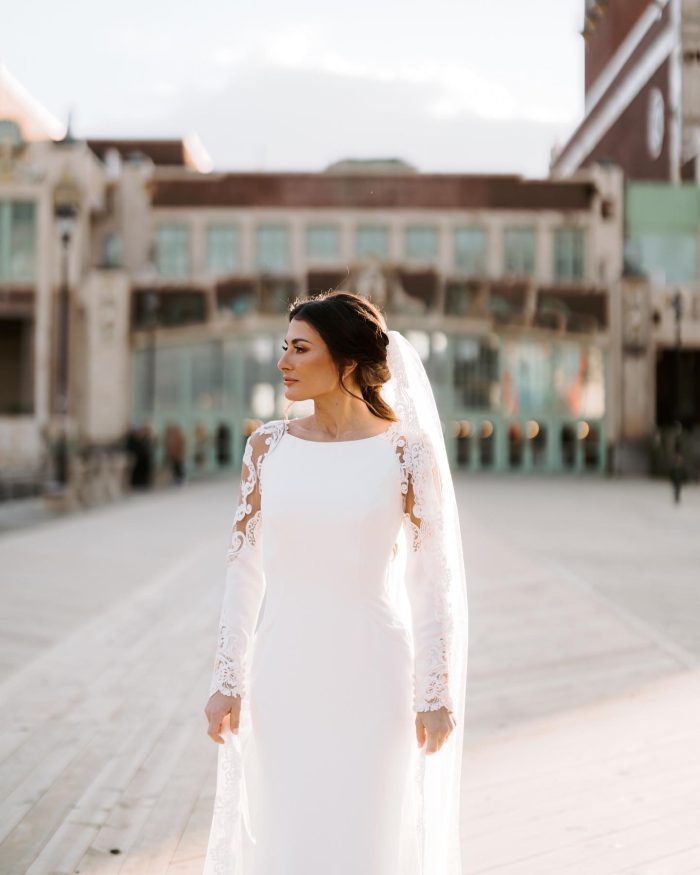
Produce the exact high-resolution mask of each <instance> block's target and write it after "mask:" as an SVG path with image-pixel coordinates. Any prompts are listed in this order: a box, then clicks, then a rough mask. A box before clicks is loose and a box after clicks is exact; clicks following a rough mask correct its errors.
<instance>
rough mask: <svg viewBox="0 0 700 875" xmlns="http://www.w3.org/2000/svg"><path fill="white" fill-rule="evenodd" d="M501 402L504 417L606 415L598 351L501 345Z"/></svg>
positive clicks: (563, 345) (519, 343)
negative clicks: (521, 415)
mask: <svg viewBox="0 0 700 875" xmlns="http://www.w3.org/2000/svg"><path fill="white" fill-rule="evenodd" d="M501 399H502V410H503V413H504V414H505V415H506V416H517V415H519V414H520V413H550V414H554V415H558V416H565V417H566V416H570V417H590V418H592V419H598V418H600V417H602V416H603V415H604V413H605V374H604V361H603V351H602V350H601V349H600V348H598V347H595V346H582V345H580V344H576V343H557V344H550V343H546V342H541V343H538V342H527V341H526V342H523V341H506V342H504V344H503V347H502V350H501Z"/></svg>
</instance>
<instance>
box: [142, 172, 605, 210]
mask: <svg viewBox="0 0 700 875" xmlns="http://www.w3.org/2000/svg"><path fill="white" fill-rule="evenodd" d="M151 191H152V199H153V201H152V202H153V206H155V207H197V206H199V207H204V206H228V207H238V206H247V207H288V208H308V207H319V208H323V207H326V208H332V207H336V208H356V209H372V208H381V209H386V208H389V209H392V208H393V209H421V208H422V209H446V210H449V209H458V210H459V209H477V208H483V209H496V210H497V209H507V210H513V209H523V210H540V209H555V210H588V209H590V205H591V201H592V198H593V196H594V194H595V191H594V186H593V185H592V184H591V183H588V182H568V181H550V180H533V181H531V180H523V179H521V178H519V177H517V176H506V175H503V176H479V175H468V174H451V173H444V174H430V173H417V174H407V175H402V176H398V175H393V174H389V175H380V174H377V175H372V176H361V175H359V174H352V175H348V176H342V175H340V174H336V173H332V174H330V173H328V174H327V173H225V174H206V175H196V174H193V175H192V176H190V177H183V178H180V179H157V178H156V179H155V180H154V181H153V182H152V183H151Z"/></svg>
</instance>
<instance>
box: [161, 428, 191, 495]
mask: <svg viewBox="0 0 700 875" xmlns="http://www.w3.org/2000/svg"><path fill="white" fill-rule="evenodd" d="M185 456H186V440H185V434H184V432H183V431H182V429H181V428H180V426H179V425H177V424H176V423H174V422H169V423H168V425H167V426H166V429H165V460H166V464H167V465H168V466H169V467H170V471H171V474H172V478H173V483H175V484H176V485H177V486H182V485H183V483H184V482H185V474H186V472H185Z"/></svg>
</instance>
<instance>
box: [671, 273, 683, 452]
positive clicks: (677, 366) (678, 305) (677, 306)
mask: <svg viewBox="0 0 700 875" xmlns="http://www.w3.org/2000/svg"><path fill="white" fill-rule="evenodd" d="M671 306H672V307H673V315H674V319H675V323H676V346H675V355H674V378H675V379H674V383H675V387H674V388H675V392H674V397H673V401H674V413H675V415H676V423H677V426H676V427H677V432H676V436H675V443H676V446H675V448H674V449H675V451H676V452H680V451H681V448H682V435H683V418H682V417H683V412H682V410H681V349H682V341H681V323H682V321H683V295H682V294H681V292H680V289H676V291H675V292H674V293H673V297H672V298H671Z"/></svg>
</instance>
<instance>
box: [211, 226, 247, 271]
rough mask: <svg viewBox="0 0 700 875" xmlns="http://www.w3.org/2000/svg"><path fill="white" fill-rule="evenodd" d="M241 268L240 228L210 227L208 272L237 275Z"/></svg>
mask: <svg viewBox="0 0 700 875" xmlns="http://www.w3.org/2000/svg"><path fill="white" fill-rule="evenodd" d="M239 268H240V242H239V233H238V228H234V227H232V226H230V225H210V226H209V227H208V228H207V271H208V272H209V273H213V274H226V273H235V272H236V271H237V270H239Z"/></svg>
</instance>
